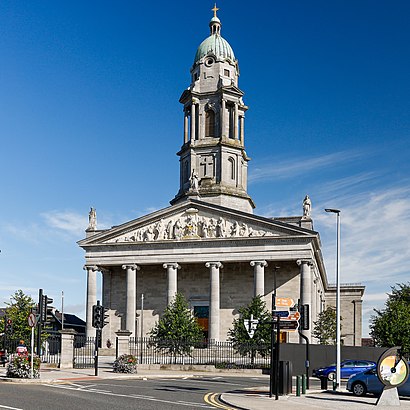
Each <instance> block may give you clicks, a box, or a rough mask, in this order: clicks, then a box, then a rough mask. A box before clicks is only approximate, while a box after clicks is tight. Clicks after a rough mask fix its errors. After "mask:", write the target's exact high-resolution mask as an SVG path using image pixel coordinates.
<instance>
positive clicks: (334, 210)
mask: <svg viewBox="0 0 410 410" xmlns="http://www.w3.org/2000/svg"><path fill="white" fill-rule="evenodd" d="M325 211H326V212H331V213H334V214H336V215H337V251H336V389H337V390H339V388H340V210H339V209H331V208H326V209H325Z"/></svg>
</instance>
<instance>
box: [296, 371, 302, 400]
mask: <svg viewBox="0 0 410 410" xmlns="http://www.w3.org/2000/svg"><path fill="white" fill-rule="evenodd" d="M300 381H301V377H300V376H296V396H298V397H299V396H300V384H301V383H300Z"/></svg>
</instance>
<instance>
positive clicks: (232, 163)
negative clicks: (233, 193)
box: [228, 157, 236, 180]
mask: <svg viewBox="0 0 410 410" xmlns="http://www.w3.org/2000/svg"><path fill="white" fill-rule="evenodd" d="M228 162H229V170H230V173H231V179H232V180H235V178H236V172H235V159H234V158H232V157H229V158H228Z"/></svg>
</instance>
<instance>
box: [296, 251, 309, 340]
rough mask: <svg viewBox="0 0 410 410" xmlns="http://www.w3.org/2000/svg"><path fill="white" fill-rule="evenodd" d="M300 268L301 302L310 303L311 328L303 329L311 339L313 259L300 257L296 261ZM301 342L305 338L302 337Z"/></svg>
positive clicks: (303, 303)
mask: <svg viewBox="0 0 410 410" xmlns="http://www.w3.org/2000/svg"><path fill="white" fill-rule="evenodd" d="M296 263H297V264H298V265H299V268H300V303H301V304H302V305H309V309H310V315H309V316H310V317H309V330H302V333H303V334H304V335H305V336H307V337H308V338H309V341H311V333H312V274H311V268H310V267H311V266H312V261H311V260H310V259H300V260H298V261H296ZM300 341H301V343H304V340H303V339H302V338H300Z"/></svg>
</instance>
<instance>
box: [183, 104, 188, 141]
mask: <svg viewBox="0 0 410 410" xmlns="http://www.w3.org/2000/svg"><path fill="white" fill-rule="evenodd" d="M187 142H188V112H187V111H186V110H184V144H186V143H187Z"/></svg>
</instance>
